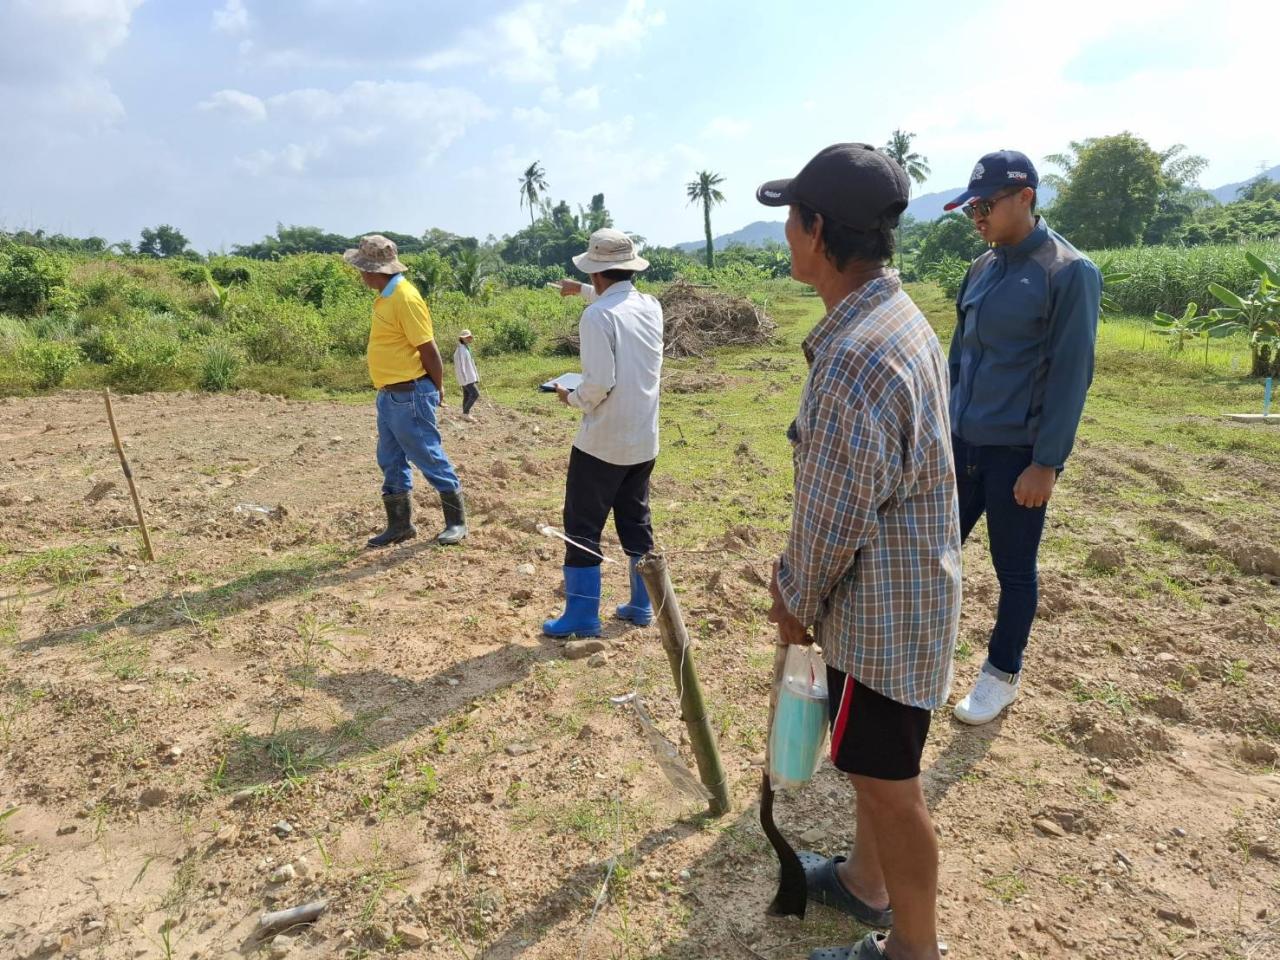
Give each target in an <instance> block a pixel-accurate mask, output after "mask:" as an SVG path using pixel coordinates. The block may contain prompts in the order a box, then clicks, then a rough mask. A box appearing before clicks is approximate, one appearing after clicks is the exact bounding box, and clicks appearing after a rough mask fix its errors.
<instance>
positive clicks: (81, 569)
mask: <svg viewBox="0 0 1280 960" xmlns="http://www.w3.org/2000/svg"><path fill="white" fill-rule="evenodd" d="M105 552H106V547H104V546H99V545H85V546H75V547H50V548H49V549H48V550H41V551H40V552H39V553H31V554H27V555H25V556H19V557H18V558H17V559H16V560H10V561H9V562H8V563H6V564H4V565H3V566H0V580H13V581H19V582H21V581H26V580H44V581H46V582H48V583H53V584H57V585H58V586H74V585H76V584H81V583H85V582H86V581H88V580H90V579H92V578H93V577H94V576H97V574H98V570H97V566H96V563H97V561H98V559H99V558H101V556H102V554H103V553H105Z"/></svg>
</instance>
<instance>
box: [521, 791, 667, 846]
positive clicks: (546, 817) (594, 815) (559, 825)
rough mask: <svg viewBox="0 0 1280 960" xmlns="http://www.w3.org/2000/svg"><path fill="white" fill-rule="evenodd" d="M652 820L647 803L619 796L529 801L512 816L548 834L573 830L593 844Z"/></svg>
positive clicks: (614, 837)
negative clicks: (566, 800) (638, 803)
mask: <svg viewBox="0 0 1280 960" xmlns="http://www.w3.org/2000/svg"><path fill="white" fill-rule="evenodd" d="M652 819H653V813H652V810H651V809H650V808H648V807H647V806H640V805H637V804H629V803H624V802H623V801H622V800H618V799H609V800H596V801H592V800H574V801H569V802H566V803H552V802H547V803H540V804H530V805H527V806H525V807H522V808H519V809H517V811H516V816H515V820H516V822H517V823H518V824H520V825H521V826H526V827H527V826H534V825H540V826H542V827H544V828H545V829H547V830H548V831H549V832H550V833H551V835H554V834H555V833H573V834H576V835H578V836H579V837H581V838H582V839H583V840H586V841H587V842H588V843H596V844H599V843H604V842H606V841H609V840H616V839H617V838H618V834H619V833H622V834H623V835H626V834H629V833H631V832H634V831H636V830H638V829H640V828H642V827H643V826H645V825H647V824H648V823H649V822H651V821H652Z"/></svg>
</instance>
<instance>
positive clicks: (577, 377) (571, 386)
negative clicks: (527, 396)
mask: <svg viewBox="0 0 1280 960" xmlns="http://www.w3.org/2000/svg"><path fill="white" fill-rule="evenodd" d="M556 384H559V385H560V386H562V387H564V388H565V389H566V390H577V389H578V387H580V386H582V374H580V373H562V374H560V376H558V377H556V378H555V379H554V380H548V381H547V382H546V383H544V384H543V385H542V386H540V387H538V389H539V390H541V391H542V392H543V393H555V392H556Z"/></svg>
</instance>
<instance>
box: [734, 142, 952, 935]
mask: <svg viewBox="0 0 1280 960" xmlns="http://www.w3.org/2000/svg"><path fill="white" fill-rule="evenodd" d="M907 196H908V194H907V179H906V175H905V174H904V173H903V171H902V170H901V168H900V167H899V166H898V165H897V164H896V163H895V162H894V161H893V160H891V159H890V158H889V157H887V156H886V155H885V154H883V153H881V152H880V151H878V150H875V149H874V148H872V147H871V146H869V145H867V144H836V145H835V146H832V147H828V148H827V149H826V150H823V151H822V152H821V153H819V154H818V155H817V156H816V157H814V158H813V160H811V161H810V162H809V164H808V165H807V166H806V167H805V168H804V169H803V170H802V171H801V172H800V174H799V175H798V176H796V177H795V178H794V179H791V180H781V181H778V180H775V181H771V182H770V183H766V184H764V185H763V186H762V187H760V189H759V191H758V192H757V197H758V199H760V201H761V202H762V203H765V204H768V205H771V206H782V205H787V206H789V207H790V216H789V217H788V219H787V224H786V234H787V241H788V243H789V244H790V246H791V270H792V275H793V276H794V277H795V278H796V279H797V280H801V281H803V282H807V283H810V284H812V285H813V287H814V288H815V289H816V290H817V292H818V294H819V295H820V296H821V297H822V299H823V303H824V304H825V305H826V308H827V314H826V316H825V317H824V318H823V319H822V321H821V322H820V323H819V324H818V325H817V326H816V327H815V328H814V329H813V330H812V332H810V334H809V336H808V337H806V338H805V341H804V353H805V358H806V359H807V360H808V362H809V380H808V383H807V384H806V386H805V390H804V394H803V396H802V397H801V400H800V410H799V413H798V414H797V416H796V419H795V421H794V422H793V423H792V425H791V430H790V431H789V436H790V438H791V441H792V444H793V448H794V461H795V502H794V513H793V516H792V521H791V533H790V536H789V538H788V541H787V546H786V549H785V550H784V552H783V554H782V556H781V558H779V560H778V562H777V564H776V566H775V570H774V581H773V584H772V587H771V593H772V595H773V601H774V603H773V609H772V611H771V612H770V620H771V621H772V622H774V623H776V624H777V625H778V630H779V634H780V636H781V639H782V641H783V642H785V643H812V642H814V641H816V642H817V643H819V644H820V645H821V647H822V650H823V657H824V659H825V660H826V662H827V674H828V678H827V679H828V689H829V693H830V697H831V700H830V703H831V725H832V734H831V759H832V762H833V763H834V764H835V766H836V767H837V768H838V769H840V770H842V771H844V772H845V773H846V774H848V775H849V778H850V780H851V782H852V783H853V785H854V788H855V791H856V794H857V799H856V803H855V813H856V818H857V835H856V840H855V843H854V847H853V850H852V852H851V853H850V855H849V857H848V858H845V857H831V858H827V857H823V856H820V855H818V854H815V853H802V854H801V860H802V861H803V862H804V865H805V875H806V879H807V881H808V886H809V896H810V898H811V899H814V900H817V901H819V902H822V903H826V904H827V905H828V906H831V907H834V908H836V909H838V910H842V911H844V912H846V913H849V914H851V915H852V916H854V917H856V918H857V919H858V920H860V921H861V922H862V923H865V924H868V925H870V926H879V927H891V928H892V929H891V930H890V933H889V934H888V935H887V936H886V935H885V934H879V933H875V934H870V935H868V936H867V937H866V938H865V939H863V940H862V941H860V942H859V943H858V944H857V945H855V946H853V947H841V948H827V949H823V950H816V951H814V953H813V954H812V955H811V956H812V957H813V958H818V960H843V958H853V960H872V958H882V957H889V958H891V960H937V958H938V957H939V956H940V954H939V951H938V944H937V931H936V923H937V917H936V904H935V902H936V899H937V871H938V850H937V844H936V841H935V838H934V832H933V825H932V823H931V821H930V819H929V811H928V808H927V807H926V806H925V799H924V791H923V790H922V789H921V785H920V758H921V754H922V753H923V750H924V742H925V738H926V736H927V735H928V731H929V721H930V711H932V710H933V709H935V708H936V707H938V706H940V705H941V704H942V703H943V702H944V701H945V700H946V697H947V692H948V690H949V688H950V684H951V664H952V655H953V650H954V647H955V638H956V629H957V624H958V617H959V605H960V578H961V570H960V527H959V520H958V515H957V510H956V484H955V471H954V468H953V466H952V454H951V433H950V426H949V422H948V417H947V397H948V371H947V361H946V358H945V356H944V355H943V353H942V348H941V347H940V346H939V344H938V338H937V336H936V335H935V334H934V332H933V330H932V329H931V328H930V327H929V324H928V322H927V321H926V320H925V318H924V317H923V315H921V313H920V311H919V309H918V308H917V307H916V306H915V304H914V303H912V302H911V300H910V298H908V297H907V295H906V294H905V293H904V292H903V291H902V286H901V284H900V282H899V280H898V277H897V274H896V273H895V272H894V271H892V270H890V269H889V268H888V267H887V266H886V265H887V264H888V262H889V261H890V260H891V258H892V255H893V228H894V227H895V226H896V225H897V223H898V218H899V216H900V215H901V213H902V211H903V210H905V209H906V206H907ZM810 630H812V633H810ZM891 904H892V907H891V906H890V905H891Z"/></svg>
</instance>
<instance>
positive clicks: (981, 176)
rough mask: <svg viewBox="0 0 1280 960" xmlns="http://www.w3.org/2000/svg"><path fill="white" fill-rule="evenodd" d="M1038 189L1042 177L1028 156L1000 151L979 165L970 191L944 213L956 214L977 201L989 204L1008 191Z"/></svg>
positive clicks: (950, 204)
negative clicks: (957, 209) (1025, 188)
mask: <svg viewBox="0 0 1280 960" xmlns="http://www.w3.org/2000/svg"><path fill="white" fill-rule="evenodd" d="M1038 186H1040V175H1039V174H1038V173H1036V165H1035V164H1034V163H1032V162H1031V160H1030V158H1029V157H1028V156H1027V155H1026V154H1025V153H1019V152H1018V151H1017V150H997V151H996V152H995V153H988V154H987V155H986V156H985V157H983V158H982V159H981V160H979V161H978V162H977V164H976V165H975V166H974V168H973V173H971V174H969V187H968V189H967V190H965V192H964V193H962V194H960V196H958V197H956V198H955V199H954V200H952V201H951V202H950V203H948V204H947V205H946V206H945V207H943V208H942V209H943V210H954V209H955V208H956V207H962V206H964V205H965V204H966V203H972V202H973V201H974V200H990V199H991V198H992V197H994V196H995V195H996V194H997V193H999V192H1000V191H1001V190H1004V189H1006V188H1008V187H1017V188H1018V189H1022V188H1023V187H1030V188H1031V189H1032V190H1034V189H1036V188H1037V187H1038Z"/></svg>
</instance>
